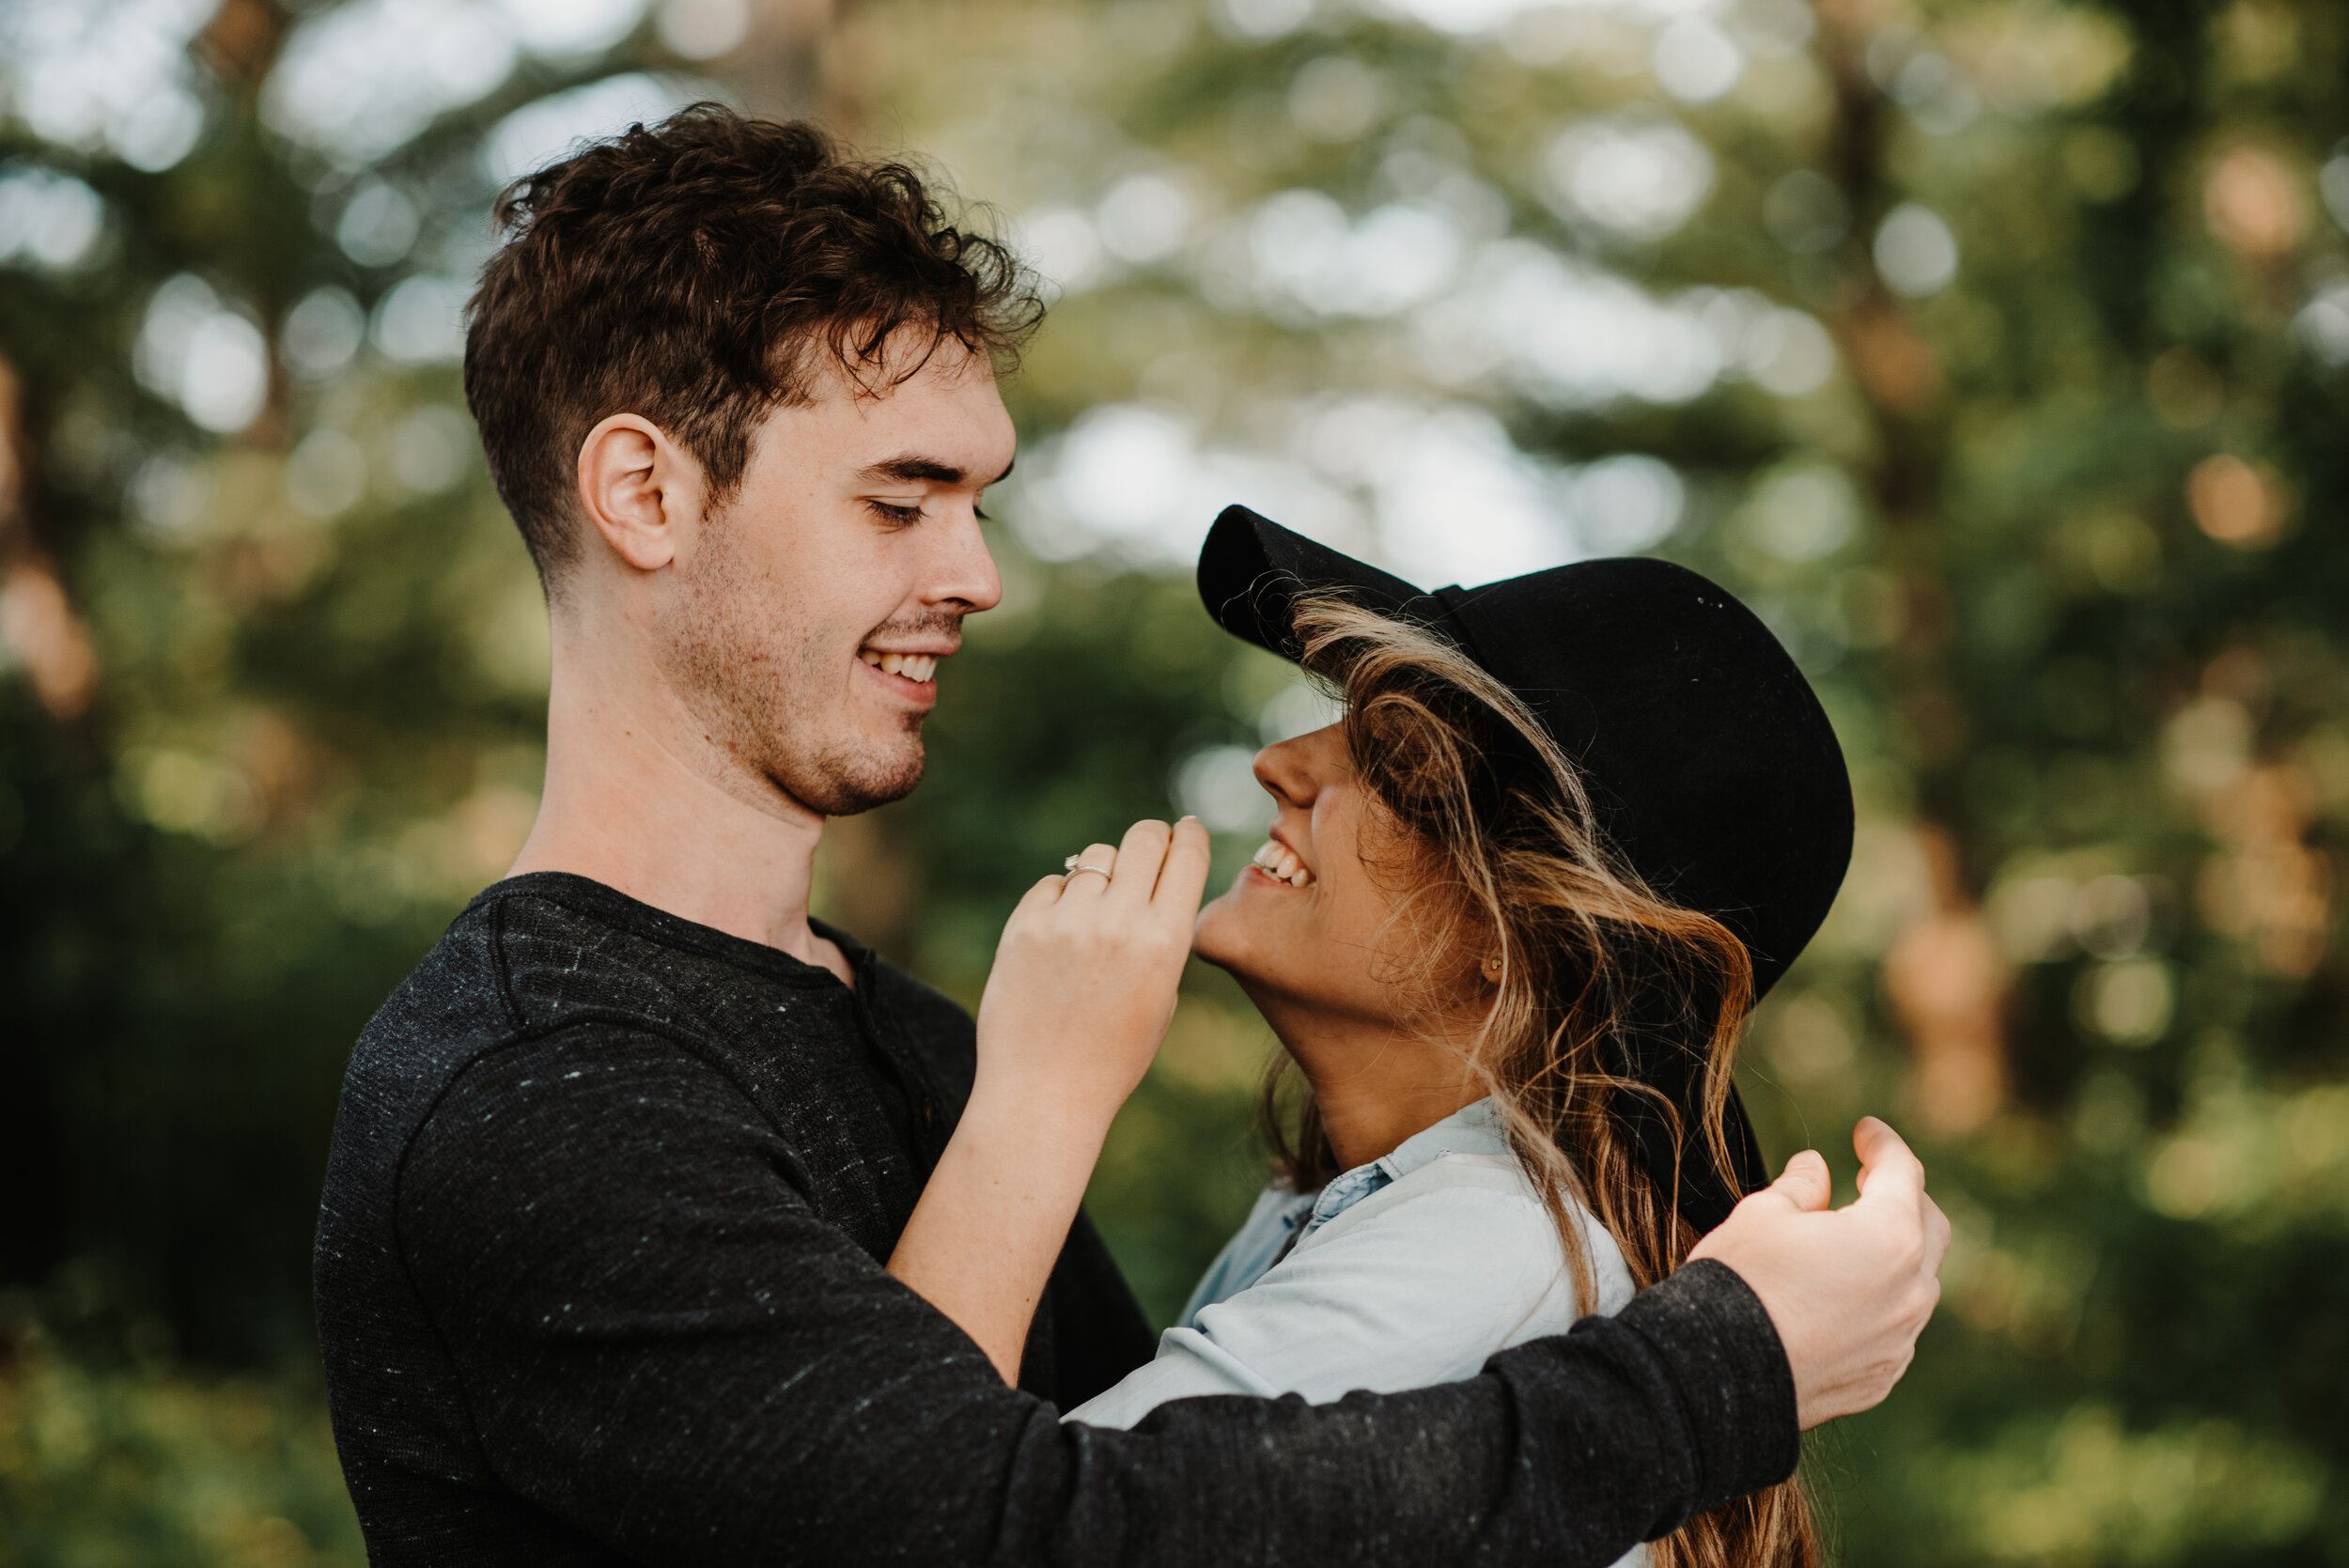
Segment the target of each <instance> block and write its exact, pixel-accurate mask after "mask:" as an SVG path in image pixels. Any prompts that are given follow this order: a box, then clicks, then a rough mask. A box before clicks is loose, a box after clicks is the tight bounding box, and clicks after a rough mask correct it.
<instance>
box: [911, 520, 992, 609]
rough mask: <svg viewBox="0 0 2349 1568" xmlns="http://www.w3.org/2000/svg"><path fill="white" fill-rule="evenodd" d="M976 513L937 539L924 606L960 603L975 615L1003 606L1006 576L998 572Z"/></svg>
mask: <svg viewBox="0 0 2349 1568" xmlns="http://www.w3.org/2000/svg"><path fill="white" fill-rule="evenodd" d="M976 511H977V508H975V507H972V508H971V509H970V510H968V511H965V512H964V513H963V515H962V516H960V517H959V518H957V519H956V520H954V522H953V523H952V524H951V525H949V526H948V527H946V528H941V529H940V530H939V531H938V533H937V534H936V535H935V536H934V537H936V538H937V539H938V541H939V546H938V554H937V556H936V557H935V558H934V559H933V560H932V562H931V563H930V570H929V571H928V572H927V573H926V578H927V581H926V582H925V584H924V586H923V591H922V598H923V602H925V603H927V604H950V603H959V604H963V605H967V606H969V608H970V610H971V612H972V613H976V612H978V611H981V610H992V609H994V608H995V607H996V606H997V605H998V604H1001V603H1002V602H1003V574H1002V573H1001V572H999V571H997V570H996V569H995V557H994V556H993V555H992V554H990V553H989V552H988V548H987V536H986V534H985V533H984V532H982V531H981V529H980V527H979V520H978V518H977V516H976Z"/></svg>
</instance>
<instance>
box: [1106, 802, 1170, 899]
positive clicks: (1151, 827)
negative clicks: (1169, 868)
mask: <svg viewBox="0 0 2349 1568" xmlns="http://www.w3.org/2000/svg"><path fill="white" fill-rule="evenodd" d="M1171 832H1172V830H1171V829H1169V828H1168V827H1167V825H1166V824H1165V823H1163V822H1156V821H1152V820H1150V819H1148V818H1146V817H1145V818H1144V819H1143V820H1142V821H1140V822H1137V823H1135V824H1134V825H1133V826H1132V827H1130V828H1128V829H1127V830H1126V841H1125V842H1124V843H1123V844H1120V845H1119V846H1117V875H1116V876H1115V877H1112V878H1111V880H1110V895H1111V896H1112V898H1114V899H1115V900H1116V901H1117V902H1118V903H1120V904H1124V905H1127V906H1128V907H1130V908H1140V907H1141V906H1143V905H1145V904H1147V903H1149V902H1150V890H1151V889H1152V888H1154V887H1156V886H1158V882H1159V866H1161V865H1163V864H1164V863H1165V862H1166V841H1167V838H1168V836H1169V834H1170V833H1171Z"/></svg>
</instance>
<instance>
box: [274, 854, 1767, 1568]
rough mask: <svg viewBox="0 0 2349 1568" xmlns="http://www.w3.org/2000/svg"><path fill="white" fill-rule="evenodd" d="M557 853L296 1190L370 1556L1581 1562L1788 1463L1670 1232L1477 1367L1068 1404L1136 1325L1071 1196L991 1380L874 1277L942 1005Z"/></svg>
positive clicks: (1739, 1305) (946, 1041)
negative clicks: (1066, 1216) (1257, 1393)
mask: <svg viewBox="0 0 2349 1568" xmlns="http://www.w3.org/2000/svg"><path fill="white" fill-rule="evenodd" d="M826 935H828V936H831V937H832V939H833V940H835V941H837V942H839V943H840V945H841V947H842V949H843V950H844V951H845V952H847V953H848V955H849V956H850V959H851V961H852V962H853V963H854V965H855V968H856V974H857V985H856V987H855V988H854V989H853V990H851V989H850V988H849V987H848V986H843V985H841V984H840V982H839V981H838V980H837V979H836V978H834V977H833V976H832V974H831V973H830V972H829V971H827V970H822V969H817V968H812V967H810V966H808V965H805V964H801V963H799V962H797V961H795V960H793V959H791V958H789V957H786V956H785V955H782V954H780V953H777V952H775V951H773V950H772V949H770V948H766V947H762V946H759V945H757V944H755V943H753V942H748V941H743V940H740V939H737V938H734V937H730V936H727V935H725V934H723V932H719V931H714V930H711V929H709V928H708V927H706V926H701V925H696V924H692V923H691V922H688V921H683V920H679V919H677V918H676V917H674V916H671V915H667V914H664V913H661V911H659V910H657V909H653V908H648V907H646V906H645V905H643V904H639V903H637V902H635V901H634V900H632V899H630V898H628V897H626V896H624V895H623V894H621V893H616V892H614V891H613V890H612V889H610V888H607V887H604V886H602V885H600V884H599V883H596V882H592V881H589V880H586V879H585V878H583V877H570V876H563V875H557V874H542V875H536V876H529V877H516V878H513V879H511V880H509V881H506V882H502V883H500V884H498V885H497V886H495V887H493V888H490V890H489V891H487V892H486V893H482V894H481V896H480V897H478V898H476V899H475V900H474V902H473V904H472V905H471V907H469V908H467V909H466V910H465V912H464V913H463V914H461V915H460V916H459V917H458V919H457V921H456V923H455V924H452V925H451V926H450V927H449V930H448V932H447V934H446V935H445V936H444V937H443V939H441V941H440V943H439V945H437V946H436V947H435V948H434V949H433V950H432V952H431V954H430V955H428V957H427V958H426V959H425V961H424V963H423V964H422V966H421V967H419V968H418V969H417V970H416V971H415V973H414V974H413V975H412V976H411V977H410V978H409V979H408V981H407V982H406V983H405V984H404V985H402V986H400V988H399V989H398V991H397V992H396V993H395V994H394V995H393V997H392V998H391V1000H390V1001H388V1002H386V1003H385V1004H384V1007H383V1009H382V1011H381V1013H380V1014H378V1015H377V1017H376V1018H375V1020H374V1021H373V1022H372V1023H370V1024H369V1025H368V1027H367V1029H366V1032H365V1033H364V1034H363V1035H362V1036H361V1037H360V1040H359V1043H358V1047H357V1048H356V1049H355V1050H354V1051H353V1053H352V1056H351V1061H350V1071H349V1074H348V1076H347V1077H346V1079H345V1081H344V1086H343V1097H342V1105H341V1109H340V1110H339V1112H338V1113H337V1116H336V1119H335V1126H334V1148H333V1154H332V1157H331V1159H330V1162H329V1166H328V1172H327V1178H326V1189H325V1195H324V1200H323V1202H322V1204H321V1207H320V1213H319V1234H318V1252H317V1291H318V1303H317V1304H318V1318H319V1343H320V1345H321V1347H322V1349H323V1351H324V1354H325V1361H326V1370H327V1379H328V1389H329V1392H330V1394H331V1397H332V1402H333V1408H334V1434H335V1441H336V1444H337V1447H338V1449H339V1450H340V1452H341V1456H342V1461H343V1467H344V1473H345V1475H346V1476H347V1477H348V1479H349V1481H350V1490H351V1496H352V1498H353V1499H354V1500H355V1502H356V1503H357V1506H358V1511H359V1516H360V1520H361V1522H362V1524H363V1525H364V1526H365V1528H366V1536H367V1544H368V1550H369V1553H370V1556H371V1558H372V1560H374V1561H375V1562H376V1563H378V1564H382V1565H385V1568H405V1565H408V1564H415V1565H418V1568H423V1565H427V1564H429V1565H433V1568H458V1565H463V1564H475V1563H480V1564H489V1563H497V1564H509V1563H510V1564H556V1563H563V1564H571V1563H580V1564H584V1563H619V1562H641V1563H663V1564H666V1563H676V1564H705V1563H707V1564H730V1565H747V1564H755V1563H770V1562H772V1563H806V1564H820V1565H827V1568H829V1565H835V1564H839V1565H845V1564H856V1563H867V1562H871V1563H882V1562H889V1563H918V1564H925V1565H929V1564H965V1563H968V1564H980V1563H988V1564H1003V1565H1011V1564H1026V1563H1038V1564H1046V1563H1049V1564H1068V1565H1071V1568H1075V1565H1080V1564H1084V1565H1090V1564H1103V1565H1106V1564H1112V1563H1120V1564H1135V1565H1154V1564H1169V1565H1172V1564H1198V1565H1206V1564H1218V1565H1221V1564H1244V1563H1265V1564H1272V1563H1281V1564H1299V1565H1302V1564H1324V1563H1328V1564H1336V1563H1363V1564H1369V1563H1377V1564H1382V1565H1387V1568H1407V1565H1411V1564H1430V1565H1435V1564H1442V1565H1445V1568H1450V1565H1453V1564H1460V1563H1504V1562H1506V1563H1515V1562H1526V1563H1534V1562H1539V1563H1543V1564H1546V1565H1553V1568H1574V1565H1580V1564H1588V1565H1592V1568H1597V1565H1599V1564H1604V1563H1608V1562H1610V1561H1612V1560H1614V1559H1615V1558H1616V1557H1618V1556H1620V1555H1621V1554H1622V1553H1623V1552H1624V1551H1626V1549H1627V1548H1628V1547H1629V1546H1630V1545H1632V1544H1633V1543H1634V1542H1636V1541H1639V1540H1641V1539H1652V1538H1654V1537H1656V1536H1658V1535H1661V1534H1663V1533H1666V1532H1667V1531H1669V1530H1671V1529H1673V1528H1675V1527H1677V1526H1678V1525H1679V1524H1680V1522H1681V1521H1682V1520H1684V1519H1686V1518H1687V1517H1688V1516H1689V1515H1690V1514H1694V1513H1696V1512H1699V1511H1701V1510H1703V1509H1706V1508H1710V1507H1712V1506H1714V1505H1716V1504H1718V1503H1720V1502H1723V1501H1725V1500H1727V1499H1729V1498H1734V1497H1736V1496H1739V1495H1741V1494H1743V1493H1745V1492H1749V1491H1751V1490H1754V1489H1756V1488H1758V1487H1761V1486H1765V1485H1767V1484H1770V1483H1775V1482H1778V1481H1781V1480H1782V1479H1784V1478H1785V1477H1786V1476H1787V1475H1788V1474H1789V1473H1790V1472H1791V1471H1792V1469H1793V1467H1794V1464H1795V1459H1796V1454H1797V1434H1796V1424H1795V1397H1794V1386H1793V1381H1792V1378H1791V1376H1790V1374H1789V1373H1788V1369H1787V1366H1786V1361H1785V1358H1784V1355H1783V1353H1782V1352H1781V1348H1780V1346H1779V1343H1778V1340H1777V1337H1776V1335H1775V1334H1774V1333H1773V1331H1772V1329H1771V1327H1770V1323H1769V1318H1768V1316H1767V1314H1766V1312H1764V1311H1763V1310H1762V1307H1761V1304H1760V1302H1759V1301H1758V1300H1756V1299H1755V1297H1754V1296H1753V1295H1752V1293H1751V1292H1750V1291H1749V1290H1748V1289H1747V1288H1746V1287H1745V1285H1744V1284H1743V1282H1742V1281H1739V1280H1738V1279H1737V1277H1736V1275H1735V1274H1734V1273H1732V1272H1731V1271H1730V1270H1728V1269H1726V1268H1723V1267H1721V1266H1720V1265H1718V1264H1699V1265H1693V1266H1691V1267H1688V1268H1685V1269H1683V1270H1681V1271H1680V1273H1678V1274H1676V1275H1674V1276H1673V1277H1672V1279H1670V1280H1668V1281H1664V1282H1663V1283H1661V1284H1659V1285H1657V1286H1656V1287H1654V1288H1653V1289H1650V1290H1648V1291H1646V1292H1644V1293H1643V1294H1641V1296H1639V1297H1638V1298H1637V1299H1635V1300H1634V1301H1633V1302H1632V1304H1631V1305H1630V1306H1629V1307H1628V1308H1627V1309H1626V1310H1625V1311H1624V1312H1622V1313H1621V1314H1620V1315H1619V1316H1617V1317H1615V1318H1611V1319H1610V1318H1594V1319H1588V1320H1585V1321H1584V1322H1583V1323H1581V1324H1579V1326H1577V1327H1576V1328H1575V1330H1574V1331H1573V1332H1572V1333H1570V1334H1567V1335H1565V1336H1563V1337H1561V1338H1557V1339H1548V1340H1540V1341H1536V1342H1534V1343H1531V1344H1527V1345H1522V1346H1519V1347H1517V1348H1516V1349H1512V1350H1509V1351H1505V1352H1503V1353H1502V1354H1501V1355H1499V1356H1496V1357H1494V1358H1492V1360H1491V1361H1490V1362H1488V1363H1487V1364H1486V1369H1485V1371H1484V1373H1483V1374H1481V1375H1480V1376H1478V1377H1475V1378H1472V1379H1470V1380H1469V1381H1467V1382H1462V1383H1455V1384H1449V1385H1446V1386H1444V1387H1441V1388H1435V1389H1420V1390H1416V1391H1413V1392H1408V1393H1401V1394H1391V1395H1370V1394H1354V1395H1350V1396H1348V1397H1347V1398H1346V1399H1345V1400H1342V1401H1340V1402H1339V1403H1337V1404H1334V1405H1318V1406H1307V1405H1304V1404H1303V1403H1301V1402H1300V1401H1299V1400H1297V1399H1295V1398H1293V1397H1292V1398H1288V1399H1283V1400H1278V1401H1273V1400H1252V1399H1240V1398H1212V1399H1197V1400H1184V1401H1178V1402H1176V1403H1175V1404H1172V1405H1166V1406H1163V1407H1162V1408H1160V1409H1159V1410H1158V1411H1156V1412H1154V1413H1153V1414H1152V1415H1151V1416H1150V1417H1148V1418H1147V1419H1146V1420H1145V1421H1143V1422H1142V1424H1141V1425H1139V1426H1138V1427H1136V1428H1135V1429H1134V1430H1133V1431H1131V1432H1117V1431H1109V1430H1102V1429H1096V1428H1091V1427H1085V1426H1079V1425H1063V1424H1062V1423H1061V1422H1060V1421H1058V1420H1056V1419H1055V1417H1056V1411H1055V1402H1057V1403H1059V1404H1064V1405H1074V1404H1075V1403H1077V1402H1078V1401H1081V1400H1082V1399H1084V1398H1086V1397H1088V1396H1089V1395H1090V1394H1092V1393H1094V1392H1097V1391H1098V1390H1099V1389H1102V1388H1105V1387H1107V1386H1108V1385H1109V1384H1111V1383H1112V1382H1114V1381H1115V1380H1116V1379H1117V1378H1118V1377H1120V1376H1122V1375H1123V1374H1124V1373H1125V1372H1127V1371H1128V1370H1129V1369H1130V1368H1131V1367H1133V1366H1136V1365H1138V1364H1140V1363H1141V1362H1142V1361H1143V1360H1144V1359H1146V1358H1148V1356H1149V1354H1150V1351H1151V1340H1150V1336H1149V1334H1148V1332H1147V1330H1146V1328H1145V1327H1144V1325H1143V1320H1142V1316H1141V1313H1140V1312H1138V1311H1137V1310H1136V1308H1135V1306H1134V1304H1133V1298H1132V1296H1131V1295H1130V1294H1129V1293H1128V1290H1127V1288H1126V1286H1125V1283H1124V1281H1123V1280H1122V1279H1120V1277H1119V1276H1118V1274H1117V1270H1116V1268H1115V1265H1113V1264H1112V1262H1111V1260H1110V1257H1109V1254H1108V1252H1107V1251H1106V1250H1104V1249H1103V1248H1102V1246H1101V1244H1100V1241H1099V1239H1098V1237H1097V1235H1096V1234H1094V1232H1093V1230H1092V1228H1091V1226H1090V1225H1089V1224H1087V1223H1086V1222H1085V1221H1084V1220H1082V1219H1080V1220H1079V1221H1078V1223H1077V1225H1076V1227H1075V1228H1074V1230H1073V1231H1072V1233H1071V1234H1070V1236H1069V1240H1068V1244H1067V1248H1066V1250H1065V1251H1064V1253H1063V1255H1062V1257H1061V1260H1060V1263H1059V1265H1058V1267H1057V1268H1056V1269H1055V1272H1054V1274H1053V1277H1052V1281H1051V1284H1050V1290H1049V1291H1048V1293H1047V1296H1046V1299H1045V1302H1044V1305H1043V1307H1042V1309H1041V1310H1040V1311H1039V1312H1038V1314H1037V1324H1036V1328H1035V1331H1034V1334H1032V1335H1031V1337H1030V1340H1029V1343H1028V1347H1027V1356H1026V1363H1025V1365H1024V1367H1023V1370H1022V1374H1021V1377H1020V1387H1019V1388H1018V1389H1009V1388H1005V1387H1004V1386H1003V1383H1002V1382H1001V1381H1000V1380H999V1379H998V1378H997V1377H996V1375H995V1374H994V1372H993V1370H992V1368H991V1367H990V1366H989V1365H988V1360H987V1358H986V1357H985V1356H984V1355H983V1354H982V1353H981V1352H980V1351H979V1349H978V1347H977V1346H976V1345H974V1344H973V1343H972V1342H971V1341H970V1340H969V1339H968V1338H967V1337H965V1336H964V1335H963V1334H962V1332H961V1331H960V1330H959V1329H957V1327H955V1326H954V1325H953V1324H952V1323H951V1322H949V1321H948V1320H947V1319H946V1318H944V1317H943V1316H941V1314H939V1313H938V1312H935V1311H933V1310H932V1309H931V1308H930V1307H929V1306H928V1305H927V1304H926V1303H925V1302H924V1301H923V1300H922V1299H921V1298H920V1297H918V1296H915V1295H913V1294H912V1293H911V1292H910V1291H909V1290H907V1289H906V1288H905V1287H904V1286H902V1285H900V1284H898V1283H897V1281H895V1280H894V1279H892V1278H891V1277H890V1276H889V1274H888V1273H887V1272H886V1270H885V1269H884V1267H883V1264H884V1263H885V1261H886V1260H887V1258H888V1256H889V1253H890V1250H891V1249H892V1247H893V1246H894V1244H895V1241H896V1237H897V1234H898V1233H899V1231H900V1230H901V1229H902V1228H903V1226H904V1224H905V1222H906V1219H907V1218H908V1217H909V1216H910V1214H911V1212H912V1209H913V1203H914V1200H915V1199H916V1198H917V1197H918V1196H919V1194H920V1192H921V1188H922V1183H923V1180H924V1178H925V1177H926V1174H927V1172H928V1171H929V1170H930V1168H931V1166H932V1165H933V1164H934V1162H935V1160H936V1158H937V1155H938V1152H939V1150H940V1149H941V1147H942V1146H943V1144H944V1141H945V1138H946V1135H947V1134H948V1132H950V1131H951V1130H952V1127H953V1125H954V1120H955V1117H956V1116H957V1114H958V1112H959V1110H960V1109H961V1106H962V1104H963V1101H964V1098H965V1097H966V1096H967V1094H968V1093H969V1088H970V1082H971V1076H972V1026H971V1020H970V1018H969V1017H968V1015H966V1014H964V1013H963V1012H962V1010H961V1009H959V1008H958V1007H957V1006H956V1005H955V1004H954V1003H953V1002H951V1001H947V1000H946V999H945V998H944V997H941V996H940V995H939V994H938V993H936V992H934V991H932V990H930V989H928V988H927V987H926V986H922V985H920V984H919V983H918V982H916V981H914V980H912V979H911V978H910V977H909V976H907V975H905V974H904V973H902V972H901V971H899V970H895V969H894V968H893V967H891V966H890V965H888V964H886V963H883V962H881V961H879V959H877V958H875V957H874V956H873V955H871V954H869V953H867V952H865V951H864V950H863V949H862V948H860V947H858V946H857V945H856V944H855V943H854V942H852V941H850V940H848V939H847V938H845V937H842V936H840V935H838V934H837V933H832V932H829V931H827V932H826Z"/></svg>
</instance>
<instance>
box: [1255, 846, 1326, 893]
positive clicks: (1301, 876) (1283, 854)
mask: <svg viewBox="0 0 2349 1568" xmlns="http://www.w3.org/2000/svg"><path fill="white" fill-rule="evenodd" d="M1255 866H1256V869H1257V870H1258V871H1261V872H1263V873H1264V874H1265V875H1266V876H1268V877H1272V878H1273V879H1274V880H1276V881H1282V882H1286V883H1287V884H1288V885H1289V886H1290V887H1293V888H1301V887H1304V886H1306V885H1307V884H1309V883H1310V882H1312V881H1313V879H1314V874H1313V873H1312V872H1310V871H1308V870H1306V869H1305V862H1302V861H1300V860H1299V859H1298V858H1297V852H1296V851H1295V850H1293V849H1290V848H1289V847H1287V846H1285V845H1282V844H1278V843H1275V842H1274V841H1273V840H1271V839H1267V840H1265V842H1264V847H1263V848H1261V849H1259V850H1257V851H1256V859H1255Z"/></svg>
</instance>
